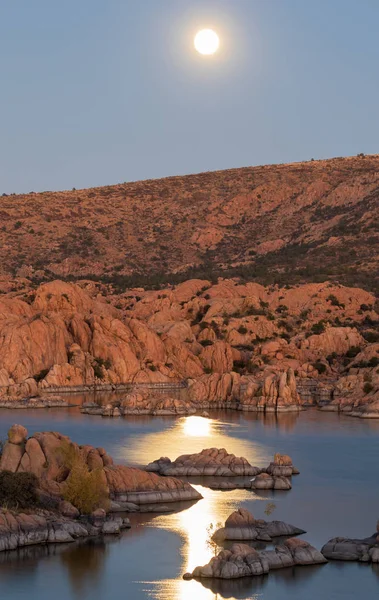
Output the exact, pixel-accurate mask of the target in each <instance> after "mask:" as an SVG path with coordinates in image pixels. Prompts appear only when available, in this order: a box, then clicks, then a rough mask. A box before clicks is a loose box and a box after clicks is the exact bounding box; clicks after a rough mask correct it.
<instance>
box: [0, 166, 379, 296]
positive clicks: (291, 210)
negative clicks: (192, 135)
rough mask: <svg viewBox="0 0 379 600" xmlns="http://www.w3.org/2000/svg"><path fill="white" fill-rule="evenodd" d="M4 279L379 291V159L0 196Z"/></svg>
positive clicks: (0, 254)
mask: <svg viewBox="0 0 379 600" xmlns="http://www.w3.org/2000/svg"><path fill="white" fill-rule="evenodd" d="M0 202H1V206H0V217H1V226H0V275H2V276H5V277H11V278H13V277H15V276H17V277H27V278H28V279H30V280H32V281H33V283H34V284H36V283H40V282H43V281H50V280H53V279H56V278H60V279H83V278H94V279H96V280H100V281H103V282H106V283H113V284H114V285H115V286H116V288H118V290H119V291H120V289H121V290H122V289H125V287H131V286H136V285H143V286H145V287H152V286H154V285H157V284H162V283H178V282H179V281H181V280H185V279H189V278H190V277H194V276H197V277H205V278H207V279H212V280H213V281H215V278H216V276H217V275H223V276H229V277H230V276H234V275H240V276H243V277H246V279H249V280H254V279H255V280H256V281H258V282H260V283H263V284H264V285H268V284H271V283H274V282H277V283H279V284H281V285H284V284H293V283H296V282H309V281H310V282H314V281H325V280H337V281H339V282H340V283H343V284H345V285H359V286H360V287H364V288H366V289H371V290H374V291H375V290H378V287H379V275H378V274H379V268H378V267H379V259H378V254H379V253H378V248H379V244H378V240H379V235H378V232H379V226H378V215H379V156H360V157H354V158H337V159H331V160H326V161H311V162H306V163H297V164H288V165H273V166H263V167H254V168H244V169H234V170H228V171H220V172H214V173H202V174H199V175H191V176H186V177H172V178H167V179H162V180H155V181H153V180H152V181H143V182H136V183H126V184H120V185H114V186H109V187H103V188H96V189H88V190H79V191H78V190H72V191H67V192H54V193H53V192H43V193H30V194H26V195H18V196H16V195H10V196H5V195H3V196H2V197H0Z"/></svg>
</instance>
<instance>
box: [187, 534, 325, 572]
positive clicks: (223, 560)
mask: <svg viewBox="0 0 379 600" xmlns="http://www.w3.org/2000/svg"><path fill="white" fill-rule="evenodd" d="M326 562H327V560H326V558H325V557H324V556H323V555H322V554H321V553H320V552H319V551H318V550H316V548H314V547H313V546H311V545H310V544H309V543H308V542H306V541H305V540H299V539H296V538H290V539H289V540H287V541H285V542H284V543H283V545H280V546H276V547H275V548H274V550H266V551H262V552H258V551H257V550H255V549H254V548H252V547H251V546H248V545H246V544H233V546H232V547H231V549H230V550H222V551H221V552H220V553H219V554H218V555H217V556H215V557H213V558H212V559H211V560H210V562H209V563H208V564H207V565H205V566H202V567H196V568H195V569H194V570H193V572H192V573H186V574H185V575H184V579H192V578H195V579H202V578H219V579H238V578H240V577H254V576H257V575H264V574H266V573H269V571H270V570H272V569H282V568H285V567H294V566H298V565H317V564H323V563H326Z"/></svg>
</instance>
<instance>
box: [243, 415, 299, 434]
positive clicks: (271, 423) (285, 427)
mask: <svg viewBox="0 0 379 600" xmlns="http://www.w3.org/2000/svg"><path fill="white" fill-rule="evenodd" d="M299 416H300V413H299V412H287V413H286V412H284V413H245V415H244V417H245V419H246V421H259V422H261V423H262V424H263V425H264V426H265V427H269V428H270V429H280V430H282V431H288V432H290V431H293V429H294V428H295V426H296V422H297V420H298V418H299Z"/></svg>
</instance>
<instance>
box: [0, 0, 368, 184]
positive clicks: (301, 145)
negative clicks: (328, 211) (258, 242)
mask: <svg viewBox="0 0 379 600" xmlns="http://www.w3.org/2000/svg"><path fill="white" fill-rule="evenodd" d="M204 27H212V28H213V29H215V30H216V31H217V33H218V34H219V36H220V40H221V46H220V51H219V52H218V53H217V55H214V56H213V57H203V56H201V55H199V54H198V53H196V51H195V50H194V47H193V39H194V36H195V34H196V32H197V31H198V30H200V29H202V28H204ZM378 30H379V2H378V0H317V2H315V1H310V0H64V2H62V0H32V1H31V0H0V194H1V193H8V194H9V193H14V192H15V193H22V192H30V191H44V190H58V189H72V188H73V187H75V188H77V189H78V188H84V187H93V186H99V185H110V184H114V183H119V182H124V181H135V180H139V179H150V178H157V177H165V176H171V175H183V174H188V173H196V172H202V171H212V170H218V169H227V168H234V167H243V166H250V165H259V164H270V163H283V162H292V161H301V160H309V159H311V158H315V159H317V158H328V157H333V156H349V155H355V154H357V153H360V152H364V153H367V154H373V153H377V152H379V37H378Z"/></svg>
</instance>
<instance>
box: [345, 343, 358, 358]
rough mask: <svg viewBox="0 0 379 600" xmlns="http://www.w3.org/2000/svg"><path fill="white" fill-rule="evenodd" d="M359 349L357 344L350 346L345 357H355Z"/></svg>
mask: <svg viewBox="0 0 379 600" xmlns="http://www.w3.org/2000/svg"><path fill="white" fill-rule="evenodd" d="M360 351H361V349H360V347H359V346H351V347H350V348H349V350H348V351H347V352H346V354H345V356H346V357H347V358H355V357H356V356H357V354H359V353H360Z"/></svg>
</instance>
